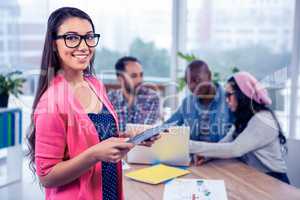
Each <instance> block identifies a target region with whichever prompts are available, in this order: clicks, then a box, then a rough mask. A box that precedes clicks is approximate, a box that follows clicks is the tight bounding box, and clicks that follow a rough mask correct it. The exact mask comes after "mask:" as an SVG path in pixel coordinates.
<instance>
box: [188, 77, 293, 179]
mask: <svg viewBox="0 0 300 200" xmlns="http://www.w3.org/2000/svg"><path fill="white" fill-rule="evenodd" d="M226 101H227V104H228V106H229V108H230V110H231V111H232V112H233V113H234V115H235V118H236V121H235V130H234V128H233V129H231V131H229V133H228V134H227V135H226V137H225V138H223V139H222V140H221V141H220V143H206V142H195V141H191V144H190V151H191V153H195V155H197V156H198V160H197V161H196V164H197V162H198V164H201V162H202V161H203V160H201V159H200V160H199V157H203V156H204V157H205V158H235V157H241V159H242V160H243V161H244V162H245V163H247V164H248V165H250V166H253V167H255V168H256V169H258V170H260V171H262V172H264V173H266V174H269V175H270V176H273V177H274V178H277V179H279V180H281V181H284V182H286V183H289V180H288V177H287V175H286V170H287V168H286V164H285V161H284V159H283V151H285V150H286V148H285V144H286V138H285V137H284V135H283V133H282V130H281V128H280V125H279V122H278V120H277V118H276V116H275V115H274V113H273V111H272V110H271V109H270V108H269V107H268V105H270V104H271V99H270V98H269V96H268V94H267V91H266V90H265V89H263V87H262V85H261V84H260V83H259V82H258V81H257V80H256V79H255V78H254V77H253V76H252V75H251V74H249V73H247V72H238V73H236V74H234V75H233V77H231V78H230V79H229V80H228V82H227V85H226Z"/></svg>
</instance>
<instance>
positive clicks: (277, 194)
mask: <svg viewBox="0 0 300 200" xmlns="http://www.w3.org/2000/svg"><path fill="white" fill-rule="evenodd" d="M130 167H131V168H130V169H129V170H125V171H124V173H126V172H129V171H131V170H134V169H139V168H144V167H146V166H145V165H130ZM189 170H190V171H191V172H192V173H191V174H189V175H186V176H183V177H184V178H204V179H222V180H224V181H225V187H226V192H227V196H228V200H238V199H239V200H299V199H300V189H297V188H295V187H293V186H290V185H287V184H285V183H282V182H281V181H278V180H277V179H274V178H272V177H270V176H267V175H265V174H263V173H260V172H259V171H257V170H255V169H253V168H251V167H249V166H247V165H245V164H243V163H241V162H239V161H237V160H215V161H211V162H208V163H207V164H205V165H202V166H200V167H195V166H192V167H190V168H189ZM124 190H125V191H124V193H125V197H126V198H125V199H126V200H140V199H143V200H150V199H151V200H160V199H162V198H163V192H164V185H163V184H159V185H149V184H145V183H140V182H136V181H133V180H131V179H129V178H127V177H124Z"/></svg>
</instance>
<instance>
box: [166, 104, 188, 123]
mask: <svg viewBox="0 0 300 200" xmlns="http://www.w3.org/2000/svg"><path fill="white" fill-rule="evenodd" d="M183 105H184V104H181V105H180V107H179V108H178V109H177V110H176V112H175V113H174V114H173V115H172V116H171V117H170V118H169V119H167V120H166V121H165V123H166V124H167V123H172V122H176V121H177V125H178V126H181V125H183V124H184V119H183V114H182V112H183V111H182V110H183Z"/></svg>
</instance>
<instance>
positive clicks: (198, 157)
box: [193, 154, 205, 166]
mask: <svg viewBox="0 0 300 200" xmlns="http://www.w3.org/2000/svg"><path fill="white" fill-rule="evenodd" d="M204 162H205V158H204V157H203V156H201V155H197V154H194V155H193V164H194V165H196V166H200V165H203V164H204Z"/></svg>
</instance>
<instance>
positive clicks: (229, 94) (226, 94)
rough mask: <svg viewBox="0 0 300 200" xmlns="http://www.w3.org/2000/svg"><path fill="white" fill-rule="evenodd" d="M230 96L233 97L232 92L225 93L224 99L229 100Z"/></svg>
mask: <svg viewBox="0 0 300 200" xmlns="http://www.w3.org/2000/svg"><path fill="white" fill-rule="evenodd" d="M231 95H234V92H225V97H226V98H229V97H230V96H231Z"/></svg>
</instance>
